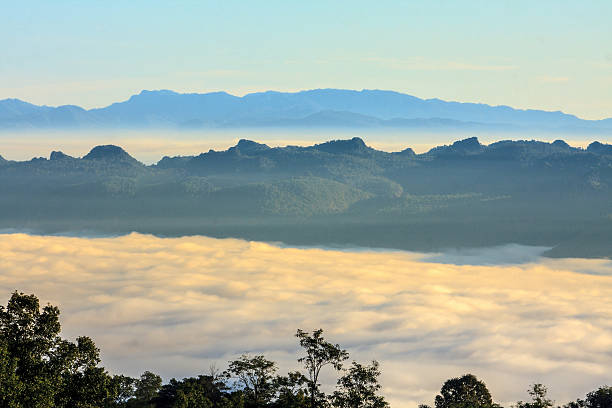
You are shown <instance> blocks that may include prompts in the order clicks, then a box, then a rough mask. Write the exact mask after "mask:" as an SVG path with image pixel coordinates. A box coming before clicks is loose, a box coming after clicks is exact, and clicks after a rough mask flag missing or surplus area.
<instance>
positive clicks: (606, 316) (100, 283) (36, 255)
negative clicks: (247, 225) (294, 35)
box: [0, 234, 612, 408]
mask: <svg viewBox="0 0 612 408" xmlns="http://www.w3.org/2000/svg"><path fill="white" fill-rule="evenodd" d="M543 250H544V249H543V248H534V247H521V246H518V245H508V246H504V247H499V248H489V249H480V250H472V251H467V252H465V253H461V252H457V251H455V252H449V253H446V254H437V255H431V254H429V255H425V254H417V253H407V252H401V251H393V252H386V251H374V250H360V251H348V250H347V251H336V250H324V249H308V248H290V247H277V246H274V245H270V244H265V243H258V242H247V241H242V240H236V239H213V238H206V237H183V238H156V237H153V236H149V235H140V234H130V235H127V236H122V237H116V238H89V239H88V238H76V237H48V236H47V237H41V236H32V235H26V234H0V270H1V271H2V274H0V293H2V294H3V295H2V296H1V297H0V304H6V302H7V301H8V297H9V296H10V293H11V292H12V291H13V290H15V289H18V290H20V291H23V292H25V293H34V294H36V295H37V296H38V297H39V298H40V300H41V304H47V303H48V302H49V303H51V304H53V305H57V306H59V307H60V310H61V323H62V328H63V334H62V335H63V336H65V337H66V338H69V339H74V338H75V337H76V336H80V335H87V336H90V337H91V338H92V339H93V340H94V341H95V343H96V345H97V346H98V347H100V349H101V350H102V354H101V355H102V363H103V365H104V366H105V367H106V368H107V369H108V370H110V372H112V373H123V374H126V375H131V376H138V375H140V374H141V373H142V372H143V371H145V370H151V371H154V372H157V373H159V374H161V375H162V376H163V377H164V379H165V380H166V381H167V380H169V378H170V377H172V376H176V377H177V378H183V377H186V376H192V375H197V374H202V373H208V369H209V367H210V365H211V364H215V365H216V367H217V368H220V369H224V368H226V366H227V361H228V360H230V359H233V358H236V357H237V356H239V355H240V354H242V353H251V354H262V353H263V354H265V355H266V356H267V357H268V358H270V359H272V360H274V361H277V362H278V363H279V366H280V368H281V370H282V371H281V372H285V373H286V372H287V371H288V370H295V369H298V368H299V366H298V364H297V363H296V359H297V357H298V356H299V350H298V349H299V347H298V344H297V342H296V339H295V338H294V336H293V335H294V334H295V331H296V330H297V329H298V328H301V329H303V330H308V331H310V330H315V329H318V328H323V329H324V330H325V336H326V338H328V339H329V340H330V341H332V342H333V343H339V344H340V345H342V346H343V347H345V348H346V349H347V350H348V351H349V352H350V354H351V357H352V358H353V359H355V360H357V361H360V362H369V361H371V360H372V359H376V360H378V361H379V362H380V364H381V369H382V372H383V375H382V377H381V383H382V386H383V389H382V393H383V395H385V396H386V398H387V399H388V401H389V402H390V403H391V406H393V407H397V408H403V407H415V406H416V405H417V404H419V403H428V404H432V402H433V398H434V396H435V395H436V393H437V392H439V390H440V387H441V386H442V383H443V382H444V381H445V380H446V379H448V378H452V377H457V376H460V375H463V374H465V373H467V372H470V373H473V374H474V375H476V376H477V377H479V378H480V379H482V380H483V381H484V382H485V383H486V384H487V386H488V387H489V389H490V390H491V393H492V395H493V396H494V398H495V400H496V401H498V402H501V403H503V404H504V406H510V403H514V402H516V401H517V400H519V399H521V400H525V399H528V398H529V396H528V395H526V390H527V388H528V386H529V384H530V383H532V382H540V383H543V384H546V385H547V386H548V387H549V390H550V397H551V398H553V399H555V400H556V402H557V403H559V404H563V403H565V402H567V401H569V400H571V399H576V398H578V397H584V395H585V394H586V393H587V392H589V391H592V390H594V389H596V388H597V387H599V386H602V385H604V384H606V383H608V384H609V381H610V366H611V365H612V354H610V349H611V348H612V321H611V320H610V310H612V298H611V297H610V292H611V291H612V261H611V260H604V259H599V260H595V259H592V260H587V259H559V260H554V259H546V258H540V257H539V254H540V253H541V252H542V251H543ZM517 261H518V262H519V263H517ZM511 262H514V263H511ZM324 375H325V377H326V378H325V383H331V384H333V382H334V380H333V372H330V371H326V372H325V373H324Z"/></svg>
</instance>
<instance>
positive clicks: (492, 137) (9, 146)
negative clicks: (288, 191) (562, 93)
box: [0, 128, 612, 164]
mask: <svg viewBox="0 0 612 408" xmlns="http://www.w3.org/2000/svg"><path fill="white" fill-rule="evenodd" d="M472 136H478V138H479V139H480V141H481V143H485V144H488V143H492V142H496V141H499V140H522V139H528V140H531V139H537V140H540V141H548V142H552V141H554V140H556V139H563V140H565V141H566V142H567V143H569V144H570V145H572V146H575V147H583V148H584V147H586V146H587V145H588V144H589V143H590V142H592V141H594V140H598V141H601V142H603V143H606V142H607V143H610V142H612V138H611V136H610V135H601V134H576V133H573V134H563V133H551V132H544V131H542V132H524V131H523V132H516V133H513V132H499V133H493V132H491V131H490V130H476V131H452V130H447V131H435V130H392V129H375V130H374V129H363V128H362V129H348V128H336V129H325V128H313V129H298V128H287V129H282V128H244V129H203V130H180V129H150V130H91V129H82V130H24V131H8V130H4V131H0V155H2V157H4V158H5V159H7V160H18V161H22V160H30V159H32V158H33V157H49V153H50V152H51V151H53V150H60V151H63V152H64V153H66V154H68V155H71V156H74V157H82V156H84V155H85V154H87V152H89V150H91V148H92V147H94V146H96V145H104V144H114V145H118V146H121V147H123V148H124V149H125V150H126V151H128V152H129V153H130V154H131V155H132V156H133V157H135V158H136V159H138V160H139V161H141V162H143V163H145V164H154V163H157V162H158V161H159V160H160V159H161V158H162V157H164V156H187V155H197V154H200V153H202V152H207V151H208V150H210V149H213V150H225V149H227V148H228V147H230V146H233V145H235V144H236V143H237V142H238V140H240V139H250V140H254V141H257V142H259V143H266V144H268V145H269V146H271V147H277V146H286V145H296V146H306V145H312V144H314V143H321V142H325V141H328V140H336V139H350V138H352V137H360V138H362V139H363V140H364V141H365V142H366V144H368V146H371V147H373V148H375V149H378V150H383V151H388V152H391V151H401V150H403V149H405V148H407V147H410V148H412V149H413V150H414V151H415V152H416V153H424V152H426V151H428V150H429V149H431V148H432V147H435V146H440V145H444V144H451V143H452V142H454V141H456V140H460V139H464V138H468V137H472Z"/></svg>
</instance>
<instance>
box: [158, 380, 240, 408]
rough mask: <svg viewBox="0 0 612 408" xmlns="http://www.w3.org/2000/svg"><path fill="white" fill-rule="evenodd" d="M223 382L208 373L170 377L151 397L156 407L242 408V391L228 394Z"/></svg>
mask: <svg viewBox="0 0 612 408" xmlns="http://www.w3.org/2000/svg"><path fill="white" fill-rule="evenodd" d="M223 388H225V386H224V384H221V383H219V382H218V381H215V379H214V378H213V377H211V376H209V375H200V376H198V377H197V378H195V377H192V378H184V379H182V380H180V381H178V380H176V379H174V378H173V379H171V380H170V382H169V383H168V384H165V385H163V386H162V387H161V388H160V390H159V392H158V393H157V396H156V397H155V398H154V399H153V403H154V406H155V407H156V408H209V407H210V408H230V407H231V408H242V407H243V406H244V404H243V400H242V393H241V392H237V393H231V394H228V393H226V392H224V391H223Z"/></svg>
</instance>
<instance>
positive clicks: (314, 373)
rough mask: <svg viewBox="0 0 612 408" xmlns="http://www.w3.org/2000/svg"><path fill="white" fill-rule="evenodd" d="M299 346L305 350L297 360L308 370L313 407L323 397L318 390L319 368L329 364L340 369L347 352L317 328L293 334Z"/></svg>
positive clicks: (346, 357)
mask: <svg viewBox="0 0 612 408" xmlns="http://www.w3.org/2000/svg"><path fill="white" fill-rule="evenodd" d="M295 336H296V337H297V338H298V339H299V341H300V346H302V348H303V349H304V351H305V352H306V356H304V357H301V358H299V359H298V361H299V362H300V363H302V364H304V368H305V369H306V370H307V372H308V386H309V389H310V406H311V408H314V407H316V406H317V405H318V402H319V401H320V400H322V399H323V398H324V395H323V394H322V393H321V392H320V391H319V386H320V384H319V383H318V381H319V374H320V373H321V369H322V368H323V367H325V366H327V365H331V366H332V367H333V368H334V369H336V370H341V369H342V362H343V361H345V360H346V359H348V352H347V351H346V350H343V349H342V348H340V346H339V345H338V344H332V343H330V342H328V341H326V340H325V339H324V338H323V329H318V330H315V331H313V332H312V334H309V333H307V332H305V331H302V330H300V329H298V330H297V333H296V335H295Z"/></svg>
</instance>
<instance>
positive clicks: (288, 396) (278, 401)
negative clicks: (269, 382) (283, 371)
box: [272, 371, 308, 408]
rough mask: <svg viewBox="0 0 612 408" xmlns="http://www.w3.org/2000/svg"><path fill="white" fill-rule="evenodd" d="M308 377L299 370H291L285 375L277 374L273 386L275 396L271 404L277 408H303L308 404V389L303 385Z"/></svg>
mask: <svg viewBox="0 0 612 408" xmlns="http://www.w3.org/2000/svg"><path fill="white" fill-rule="evenodd" d="M307 383H308V379H307V378H306V377H304V374H302V373H300V372H299V371H293V372H290V373H288V374H287V375H286V376H277V377H276V378H275V379H274V385H273V388H274V390H275V392H276V398H275V400H274V402H273V403H272V406H274V407H277V408H305V407H307V405H308V398H307V396H308V389H307V388H305V387H304V386H305V385H306V384H307Z"/></svg>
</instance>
